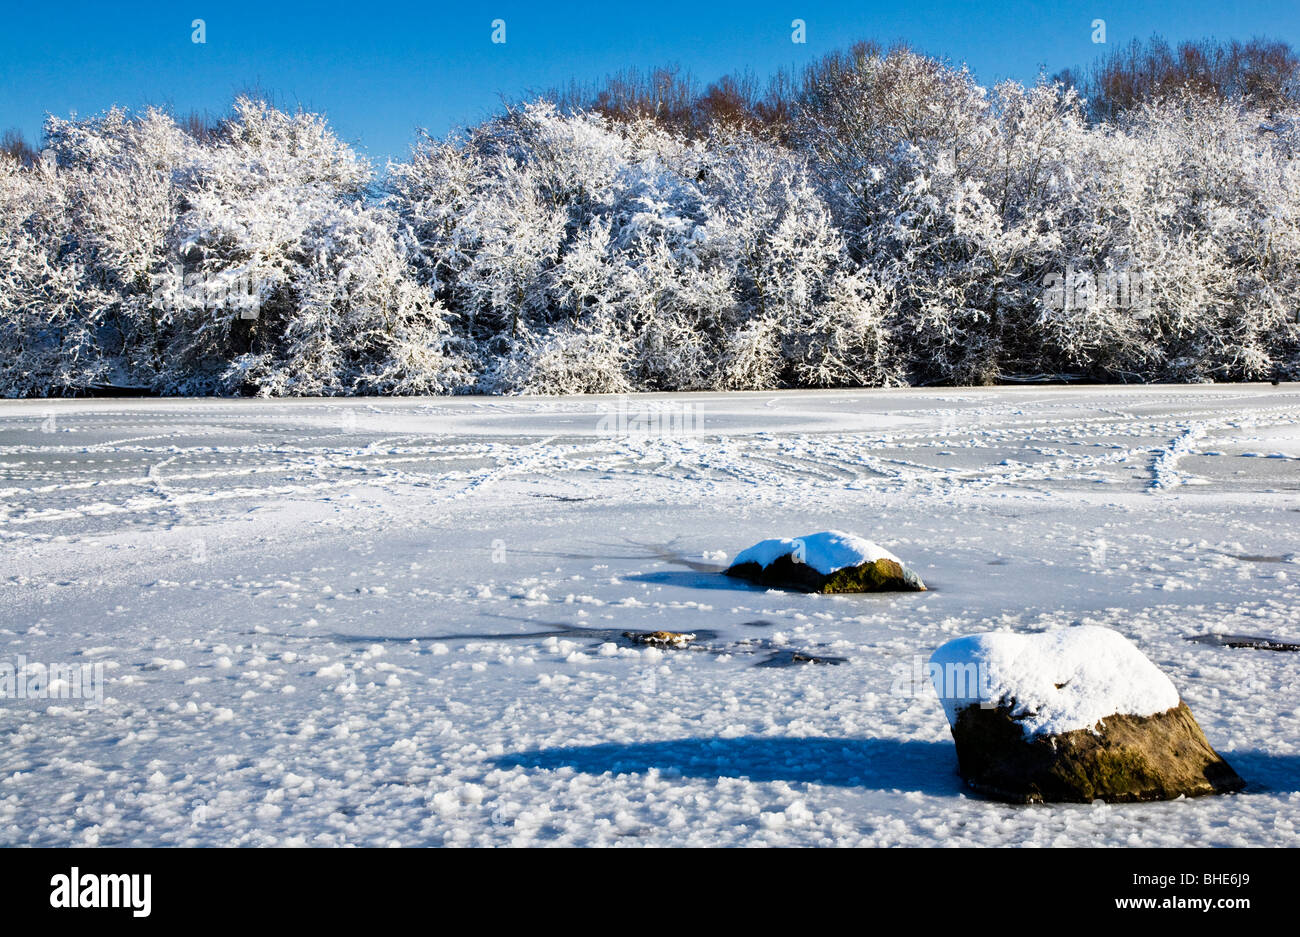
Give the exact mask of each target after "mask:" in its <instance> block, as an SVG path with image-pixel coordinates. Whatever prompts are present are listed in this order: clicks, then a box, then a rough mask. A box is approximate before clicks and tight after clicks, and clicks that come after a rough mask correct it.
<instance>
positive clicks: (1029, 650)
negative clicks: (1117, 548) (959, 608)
mask: <svg viewBox="0 0 1300 937" xmlns="http://www.w3.org/2000/svg"><path fill="white" fill-rule="evenodd" d="M930 662H931V664H934V665H936V667H937V669H932V670H931V672H930V673H931V680H932V681H933V682H934V684H935V690H936V691H937V693H938V695H939V698H940V699H941V700H942V701H943V705H944V709H945V710H946V711H947V714H948V721H949V722H950V723H952V724H954V725H955V724H956V722H957V712H958V710H960V709H963V708H965V707H966V706H970V705H986V706H988V705H992V706H997V705H1000V704H1008V705H1011V706H1012V707H1013V708H1012V715H1013V716H1016V717H1018V718H1020V719H1021V722H1020V725H1021V728H1022V729H1023V730H1024V733H1025V735H1026V736H1027V737H1030V738H1033V737H1035V736H1040V735H1060V734H1062V733H1063V732H1071V731H1073V730H1075V729H1093V728H1096V726H1097V724H1098V723H1100V722H1101V721H1102V720H1104V719H1105V718H1106V717H1108V716H1113V715H1116V714H1117V713H1119V714H1125V715H1131V716H1154V715H1155V714H1157V713H1162V712H1167V711H1168V710H1170V709H1173V708H1174V707H1175V706H1177V705H1178V690H1177V689H1175V688H1174V685H1173V683H1172V682H1171V681H1170V679H1169V678H1168V677H1167V676H1165V675H1164V674H1163V673H1161V672H1160V668H1159V667H1157V666H1156V665H1155V664H1153V663H1151V661H1150V660H1148V659H1147V658H1146V657H1145V656H1144V655H1143V654H1142V652H1141V651H1139V650H1138V649H1137V648H1136V647H1135V646H1134V645H1133V643H1132V642H1131V641H1129V640H1128V639H1126V638H1125V637H1124V636H1123V635H1122V634H1120V633H1119V632H1118V631H1113V630H1111V629H1110V628H1100V627H1098V626H1096V625H1080V626H1077V627H1074V628H1058V629H1055V630H1053V631H1045V632H1039V633H1036V634H1015V633H1011V632H989V633H986V634H973V635H967V636H966V637H964V638H956V639H954V640H952V641H949V642H948V643H947V644H945V645H943V646H942V647H940V648H939V649H938V650H937V651H935V652H934V654H933V655H932V656H931V657H930ZM968 676H973V677H974V679H967V677H968ZM950 677H951V679H950ZM971 691H976V692H975V695H973V696H972V695H967V694H969V693H970V692H971Z"/></svg>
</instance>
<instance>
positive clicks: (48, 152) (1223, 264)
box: [0, 39, 1300, 396]
mask: <svg viewBox="0 0 1300 937" xmlns="http://www.w3.org/2000/svg"><path fill="white" fill-rule="evenodd" d="M1298 67H1300V65H1298V63H1297V58H1296V56H1295V55H1294V53H1293V52H1292V51H1291V50H1290V49H1289V47H1287V46H1285V45H1284V44H1281V43H1276V42H1270V41H1266V40H1254V41H1252V42H1249V43H1245V44H1242V43H1237V42H1227V43H1214V42H1201V43H1185V44H1183V45H1181V46H1179V47H1177V48H1171V47H1169V46H1168V45H1167V44H1165V43H1163V42H1162V41H1160V40H1158V39H1154V40H1151V41H1150V42H1147V43H1137V44H1133V45H1130V46H1127V47H1124V48H1121V49H1118V50H1116V51H1115V52H1114V53H1112V54H1111V55H1110V56H1108V57H1106V58H1103V59H1102V60H1100V61H1099V62H1097V63H1095V64H1094V65H1093V66H1092V67H1091V68H1089V69H1086V70H1078V71H1073V72H1072V71H1066V72H1062V73H1060V74H1058V75H1056V76H1052V77H1043V78H1042V79H1040V80H1039V81H1038V82H1036V83H1035V84H1033V85H1030V86H1025V85H1022V84H1019V83H1016V82H1002V83H999V84H997V85H995V86H993V87H991V88H986V87H983V86H981V85H980V84H979V83H978V82H977V81H976V80H975V77H974V76H973V75H972V74H971V73H970V72H969V71H967V70H966V69H964V68H961V67H958V66H954V65H952V64H950V63H948V62H945V61H942V60H939V59H935V58H933V57H929V56H925V55H922V54H920V53H918V52H915V51H913V50H910V49H908V48H905V47H901V46H898V47H892V48H882V47H880V46H876V45H872V44H867V43H864V44H859V45H857V46H854V47H852V48H850V49H848V50H845V51H843V52H838V53H833V54H831V55H828V56H826V57H824V58H822V59H821V60H819V61H817V62H815V63H813V64H812V65H810V66H809V67H808V68H807V69H805V70H804V71H802V72H801V73H799V74H798V75H793V74H790V73H781V74H778V75H776V76H775V77H773V78H772V79H770V80H769V81H767V82H766V83H760V82H759V81H758V80H757V79H754V78H752V77H749V76H740V77H735V76H733V77H729V78H725V79H721V80H719V81H716V82H713V83H711V84H709V85H706V86H700V85H698V84H697V83H696V82H694V80H693V79H691V77H690V76H688V75H685V74H684V73H682V72H680V71H677V70H671V69H667V70H659V71H654V72H648V73H638V72H627V73H623V74H620V75H616V76H612V77H611V78H610V79H609V80H607V81H606V82H603V83H601V84H600V85H598V86H591V87H583V86H577V85H575V86H571V87H569V88H567V89H563V90H560V91H554V92H551V93H549V94H546V95H543V96H541V97H540V98H538V99H535V100H529V101H522V102H518V103H513V104H510V105H508V106H505V107H503V109H502V110H501V112H500V113H498V114H496V115H494V116H493V117H491V118H489V119H488V120H485V121H484V122H483V123H481V124H479V125H478V126H475V127H471V128H468V129H466V130H464V131H463V132H459V133H455V134H452V135H450V136H448V137H447V138H445V139H434V138H431V137H427V136H425V137H422V138H421V139H420V140H419V141H418V142H417V144H416V145H415V146H414V147H413V150H412V152H411V154H410V156H409V158H407V159H404V160H401V161H397V162H390V163H389V164H388V165H386V166H385V167H383V168H382V171H381V170H377V169H376V167H374V166H373V165H371V164H370V163H368V162H367V161H366V160H365V159H363V158H361V157H360V156H359V155H358V154H357V153H356V152H355V151H354V150H353V149H352V148H351V147H349V146H348V145H346V144H345V143H344V142H342V141H341V140H339V139H338V137H337V136H336V135H335V134H334V133H333V131H332V130H331V129H330V127H329V125H328V123H327V121H326V120H325V119H324V118H323V117H322V116H320V115H317V114H312V113H307V112H303V111H300V110H299V111H291V110H288V109H283V108H278V107H275V106H273V105H272V104H270V103H269V102H267V101H266V100H264V99H262V98H260V97H257V96H252V95H243V96H240V97H239V98H238V99H237V100H236V102H235V103H234V105H233V107H232V109H231V111H230V113H229V114H228V115H226V116H225V117H223V118H221V119H218V120H207V119H203V118H199V117H194V116H191V117H189V118H185V119H182V120H177V119H175V118H174V117H173V116H171V115H170V114H168V113H166V112H165V111H162V110H157V109H151V110H148V111H145V112H143V113H140V114H130V113H128V112H126V111H124V110H122V109H113V110H111V111H109V112H108V113H105V114H101V115H98V116H95V117H91V118H83V119H73V120H69V119H63V118H58V117H51V118H49V119H48V120H47V122H46V125H45V129H44V139H43V141H42V147H41V151H40V152H37V151H36V150H35V149H34V148H33V147H31V146H28V145H27V144H26V143H25V142H24V141H23V140H22V139H21V137H19V136H17V135H13V134H10V135H6V137H5V138H4V139H3V141H2V143H3V146H0V393H3V394H5V395H7V396H43V395H57V394H74V393H85V392H88V391H92V390H94V389H96V388H103V387H116V388H124V387H132V388H142V389H145V390H148V391H150V392H155V393H165V394H261V395H338V394H436V393H457V392H482V393H617V392H627V391H636V390H695V389H765V388H774V387H841V386H891V385H900V384H987V383H996V382H999V381H1007V380H1033V379H1046V378H1086V379H1096V380H1110V381H1114V380H1122V381H1154V380H1172V381H1206V380H1224V381H1234V380H1251V379H1259V378H1262V377H1269V376H1272V375H1276V374H1279V373H1280V374H1284V375H1294V374H1296V373H1300V323H1297V310H1298V309H1300V187H1298V186H1297V182H1298V181H1300V168H1298V167H1297V164H1296V162H1295V160H1294V158H1293V157H1294V147H1295V145H1296V139H1297V138H1296V127H1297V117H1298V116H1300V102H1298V101H1297V84H1296V81H1295V78H1296V76H1297V74H1298V73H1300V72H1298V71H1297V69H1298Z"/></svg>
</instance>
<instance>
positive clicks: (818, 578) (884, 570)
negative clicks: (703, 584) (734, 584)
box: [726, 530, 925, 592]
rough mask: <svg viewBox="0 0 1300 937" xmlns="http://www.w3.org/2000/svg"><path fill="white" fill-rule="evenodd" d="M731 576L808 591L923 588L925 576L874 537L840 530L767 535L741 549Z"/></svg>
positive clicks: (867, 590) (882, 590) (730, 571)
mask: <svg viewBox="0 0 1300 937" xmlns="http://www.w3.org/2000/svg"><path fill="white" fill-rule="evenodd" d="M726 574H727V575H728V576H735V577H738V578H740V579H748V580H749V581H750V582H755V583H758V584H759V585H763V586H769V587H772V588H777V589H798V590H800V591H803V592H890V591H901V592H923V591H925V583H923V582H922V581H921V577H920V576H918V575H917V574H916V573H914V572H913V571H912V570H910V569H908V568H907V567H906V566H904V565H903V562H902V560H900V559H899V558H898V557H896V556H894V554H892V553H890V552H889V551H888V550H886V549H885V548H884V547H881V546H879V545H877V544H875V543H872V542H871V541H870V540H864V539H862V538H861V537H855V536H854V535H853V534H846V533H843V532H842V531H838V530H830V531H825V532H823V533H817V534H809V535H808V536H806V537H796V538H794V539H780V540H764V541H762V542H760V543H756V544H754V546H752V547H750V548H749V549H747V550H742V551H741V552H740V553H739V554H737V556H736V558H735V560H733V561H732V564H731V566H730V567H728V568H727V570H726Z"/></svg>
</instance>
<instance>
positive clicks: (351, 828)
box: [0, 385, 1300, 845]
mask: <svg viewBox="0 0 1300 937" xmlns="http://www.w3.org/2000/svg"><path fill="white" fill-rule="evenodd" d="M830 528H838V529H843V530H847V531H852V532H854V533H858V534H861V535H863V536H866V537H870V538H872V539H874V540H876V541H878V542H879V543H880V544H882V545H884V546H885V547H887V548H888V549H890V550H891V551H892V552H894V553H896V554H897V555H899V556H900V557H902V558H903V559H904V560H905V561H906V562H908V563H909V564H910V565H911V566H913V568H915V569H916V570H917V571H918V572H919V573H920V574H921V575H922V577H924V579H925V580H926V582H927V583H928V584H930V585H931V587H932V591H930V592H926V593H906V594H904V593H895V594H884V595H866V596H836V597H829V596H813V595H799V594H785V593H779V592H768V591H764V590H762V589H759V588H754V587H749V586H747V585H745V584H743V583H740V582H736V581H733V580H729V579H727V578H725V577H722V576H720V575H718V573H717V572H716V569H717V568H719V567H720V566H722V565H725V562H726V560H727V559H728V558H729V557H730V556H733V555H734V554H735V553H737V552H739V551H740V550H741V549H743V548H744V547H747V546H749V545H750V544H752V543H754V542H755V541H757V540H760V539H764V538H766V537H774V536H799V535H802V534H807V533H811V532H813V531H818V530H824V529H830ZM1298 582H1300V391H1297V390H1296V389H1294V388H1292V387H1287V386H1283V387H1281V388H1275V387H1270V386H1268V385H1216V386H1191V387H1086V388H997V389H978V388H976V389H972V388H951V389H937V390H915V389H909V390H898V391H852V392H769V393H735V394H670V395H648V396H644V397H633V398H626V399H624V400H620V399H619V398H597V397H577V398H490V399H487V398H453V399H433V400H431V399H360V400H359V399H349V400H327V401H326V400H301V401H299V400H290V401H264V400H85V401H0V663H3V662H8V663H9V664H10V665H16V664H18V663H19V662H20V658H21V662H25V663H26V665H27V668H28V670H29V671H32V668H33V666H36V667H37V668H38V669H39V667H40V665H68V664H88V665H94V664H102V665H103V666H102V668H100V669H99V670H98V671H95V672H97V673H102V675H103V681H104V682H103V684H102V689H103V699H102V703H100V704H99V705H89V703H90V702H93V701H85V700H77V699H55V700H52V699H41V698H26V699H8V700H3V701H0V739H2V740H3V743H2V744H0V844H3V845H14V844H28V843H30V844H39V845H60V844H100V845H155V844H248V845H261V844H266V845H270V844H305V845H332V844H345V843H350V844H359V845H382V844H388V843H400V844H402V845H423V844H435V845H436V844H490V843H499V844H507V843H517V844H547V843H556V844H596V843H599V844H629V845H630V844H762V843H770V844H778V845H793V844H805V845H816V844H845V845H886V844H904V845H940V844H944V845H946V844H962V845H983V844H1010V843H1015V844H1037V845H1057V844H1071V845H1103V844H1105V845H1139V844H1140V845H1184V844H1187V845H1211V844H1223V845H1241V844H1272V845H1300V836H1297V832H1296V823H1297V822H1300V654H1291V653H1275V652H1269V651H1261V650H1253V649H1248V648H1230V647H1222V646H1218V645H1217V644H1214V643H1206V642H1196V641H1189V640H1188V638H1191V637H1194V636H1198V635H1206V634H1215V633H1229V634H1243V635H1263V636H1269V637H1275V638H1276V637H1281V638H1288V639H1290V640H1293V641H1294V640H1300V588H1298V585H1297V584H1298ZM1073 622H1088V623H1093V624H1101V625H1105V626H1107V627H1110V628H1114V629H1116V630H1118V631H1120V632H1122V633H1123V634H1124V635H1126V636H1127V637H1129V638H1130V639H1131V640H1133V641H1134V642H1135V643H1136V644H1137V645H1138V646H1139V647H1140V648H1141V649H1142V651H1143V652H1144V653H1146V654H1147V656H1149V657H1150V658H1151V659H1152V660H1153V661H1155V663H1156V664H1158V665H1159V666H1160V667H1161V668H1162V669H1163V670H1164V671H1165V672H1166V673H1167V674H1169V676H1170V677H1171V678H1172V679H1173V681H1174V683H1175V684H1176V685H1177V687H1178V689H1179V690H1180V691H1181V693H1182V696H1183V698H1184V699H1185V700H1186V701H1187V703H1188V705H1189V706H1190V707H1191V709H1192V711H1193V712H1194V713H1195V715H1196V716H1197V718H1198V719H1199V721H1200V723H1201V725H1202V727H1203V728H1204V729H1205V732H1206V734H1207V736H1208V737H1209V739H1210V741H1211V743H1213V744H1214V745H1215V747H1216V748H1218V749H1219V751H1220V752H1222V753H1223V754H1224V756H1225V757H1226V758H1227V759H1228V761H1229V762H1230V763H1231V764H1232V765H1233V766H1234V767H1235V768H1236V769H1237V770H1238V772H1239V773H1240V774H1241V775H1243V776H1244V777H1245V778H1247V780H1248V781H1249V782H1250V786H1249V787H1248V789H1247V790H1246V792H1244V793H1242V794H1240V795H1235V796H1226V797H1218V798H1211V799H1200V800H1191V801H1187V800H1183V801H1175V802H1171V803H1163V804H1147V805H1134V806H1104V805H1097V806H1068V807H1060V806H1056V807H1013V806H1008V805H1003V804H998V803H993V802H989V801H985V800H982V799H980V798H978V797H977V796H974V795H972V794H969V793H967V792H966V791H965V790H964V788H963V786H962V784H961V782H960V780H959V779H958V777H957V776H956V774H955V768H956V758H955V750H954V748H953V745H952V740H951V736H950V734H949V730H948V725H947V721H946V720H945V718H944V714H943V709H942V707H941V706H940V704H939V702H938V700H937V699H936V697H935V695H934V692H933V690H932V689H931V688H930V687H929V686H928V684H926V683H925V682H924V680H916V679H914V674H915V670H916V667H917V663H918V662H921V663H923V662H924V661H925V659H926V658H928V656H929V654H930V652H931V651H933V650H934V648H935V647H937V646H938V645H939V644H942V643H943V642H944V641H947V640H949V639H950V638H952V637H954V636H958V635H962V634H968V633H971V632H975V631H984V630H991V629H998V628H1011V629H1016V630H1034V629H1043V628H1047V627H1052V626H1059V625H1067V624H1070V623H1073ZM659 629H665V630H671V631H686V632H696V633H697V634H698V636H699V637H698V644H697V649H694V650H679V651H661V650H657V649H654V648H647V647H640V646H635V645H632V644H631V643H630V642H628V641H626V640H625V639H623V637H622V633H623V632H624V631H628V630H632V631H652V630H659ZM797 656H814V657H819V658H823V659H827V660H833V659H842V661H840V662H839V663H809V662H798V661H797V660H796V657H797ZM32 672H33V673H34V671H32ZM33 679H34V680H35V678H33ZM35 683H36V684H37V685H38V684H39V680H35ZM30 695H33V694H29V696H30Z"/></svg>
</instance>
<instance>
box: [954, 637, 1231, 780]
mask: <svg viewBox="0 0 1300 937" xmlns="http://www.w3.org/2000/svg"><path fill="white" fill-rule="evenodd" d="M930 677H931V680H932V681H933V682H934V685H935V689H936V690H937V691H938V693H939V698H940V699H941V700H942V701H943V705H944V710H945V712H946V713H947V716H948V722H949V725H950V726H951V727H952V734H953V739H954V740H955V741H956V743H957V760H958V764H959V767H960V770H961V774H962V777H963V778H964V779H965V780H966V783H967V784H969V785H970V786H971V787H972V788H974V789H976V790H978V791H981V792H982V793H986V794H989V795H991V796H994V797H998V798H1000V799H1004V800H1011V801H1017V802H1026V803H1032V802H1043V801H1080V802H1090V801H1093V800H1097V799H1101V800H1107V801H1135V800H1168V799H1172V798H1175V797H1179V796H1183V795H1185V796H1189V797H1192V796H1197V795H1200V794H1212V793H1222V792H1225V791H1232V790H1237V789H1239V788H1240V787H1241V786H1242V785H1243V784H1244V782H1243V781H1242V780H1241V778H1240V777H1238V775H1237V774H1236V772H1235V771H1233V770H1232V768H1231V767H1229V765H1228V764H1227V762H1225V761H1224V760H1223V758H1222V757H1220V756H1219V754H1218V753H1217V752H1216V751H1215V750H1214V749H1213V748H1212V747H1211V746H1210V743H1209V742H1208V741H1207V740H1206V738H1205V735H1204V733H1203V732H1202V731H1201V728H1200V726H1199V725H1197V723H1196V720H1195V718H1193V716H1192V713H1191V710H1189V709H1188V708H1187V704H1186V703H1184V702H1182V700H1181V699H1180V698H1179V695H1178V690H1177V689H1176V688H1175V687H1174V685H1173V683H1172V682H1171V681H1170V680H1169V678H1168V677H1167V676H1165V674H1164V673H1162V672H1161V670H1160V669H1159V668H1158V667H1157V666H1156V665H1155V664H1153V663H1152V662H1151V661H1150V660H1149V659H1147V657H1146V656H1145V655H1143V654H1142V652H1141V651H1139V650H1138V649H1137V647H1135V646H1134V645H1133V644H1132V643H1131V642H1129V641H1128V640H1127V639H1126V638H1124V636H1123V635H1121V634H1119V633H1118V632H1115V631H1112V630H1110V629H1108V628H1099V627H1089V626H1080V627H1074V628H1065V629H1061V630H1059V631H1048V632H1043V633H1038V634H1011V633H990V634H976V635H969V636H967V637H964V638H958V639H956V640H954V641H949V642H948V643H947V644H945V645H943V646H942V647H940V648H939V649H938V650H937V651H935V652H934V654H933V655H932V656H931V658H930Z"/></svg>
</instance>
